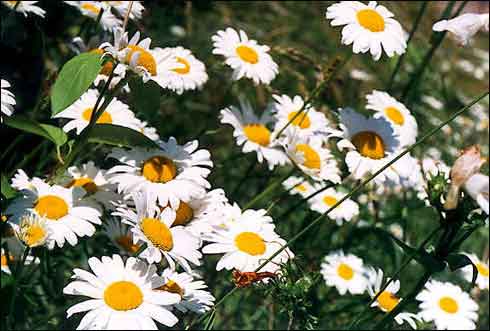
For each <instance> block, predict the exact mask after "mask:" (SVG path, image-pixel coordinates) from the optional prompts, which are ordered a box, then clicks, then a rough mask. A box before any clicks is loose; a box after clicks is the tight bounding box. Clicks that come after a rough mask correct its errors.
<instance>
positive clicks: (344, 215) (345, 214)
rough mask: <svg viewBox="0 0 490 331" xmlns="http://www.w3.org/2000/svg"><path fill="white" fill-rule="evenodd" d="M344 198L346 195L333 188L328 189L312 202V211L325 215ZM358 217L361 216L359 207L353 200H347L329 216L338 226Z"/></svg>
mask: <svg viewBox="0 0 490 331" xmlns="http://www.w3.org/2000/svg"><path fill="white" fill-rule="evenodd" d="M318 189H319V188H318ZM344 196H345V193H341V192H338V191H336V190H335V189H334V188H333V187H332V188H328V189H326V190H325V191H323V192H322V193H320V194H318V195H316V196H315V197H314V198H313V199H312V201H311V202H310V204H311V209H312V210H314V211H316V212H319V213H320V214H323V213H325V212H326V211H327V210H329V209H330V208H331V207H332V206H333V205H335V204H336V203H337V202H338V201H339V200H340V199H342V198H343V197H344ZM357 215H359V205H358V204H357V203H356V202H354V201H353V200H351V199H347V200H345V201H344V202H343V203H341V204H340V205H339V206H337V207H336V208H335V209H333V210H332V211H331V212H330V213H329V214H328V217H329V218H331V219H333V220H335V221H336V222H337V224H338V225H342V223H343V222H344V221H346V222H349V221H350V220H352V219H353V218H354V217H356V216H357Z"/></svg>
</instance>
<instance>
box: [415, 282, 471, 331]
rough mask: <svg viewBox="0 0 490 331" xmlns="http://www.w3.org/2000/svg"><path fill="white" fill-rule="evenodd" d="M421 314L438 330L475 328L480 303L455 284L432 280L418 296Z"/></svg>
mask: <svg viewBox="0 0 490 331" xmlns="http://www.w3.org/2000/svg"><path fill="white" fill-rule="evenodd" d="M416 299H417V300H418V301H420V304H419V308H420V312H419V316H420V317H422V319H423V320H424V321H426V322H434V324H435V325H436V328H437V329H438V330H474V329H475V328H476V324H475V322H476V320H477V319H478V304H477V303H476V302H475V301H473V300H472V299H471V298H470V296H469V295H468V293H466V292H463V290H462V289H461V288H460V287H459V286H457V285H454V284H451V283H448V282H446V283H443V282H439V281H436V280H431V281H429V282H428V283H427V284H426V285H425V289H424V290H422V291H421V292H420V293H419V294H418V295H417V297H416Z"/></svg>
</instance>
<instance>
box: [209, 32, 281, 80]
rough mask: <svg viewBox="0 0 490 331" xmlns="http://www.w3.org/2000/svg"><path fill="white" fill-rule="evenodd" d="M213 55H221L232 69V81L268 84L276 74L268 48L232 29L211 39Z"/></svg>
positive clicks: (243, 33) (275, 66) (276, 69)
mask: <svg viewBox="0 0 490 331" xmlns="http://www.w3.org/2000/svg"><path fill="white" fill-rule="evenodd" d="M212 40H213V47H214V48H213V54H218V55H223V56H224V57H225V58H226V60H225V62H226V64H227V65H229V66H230V67H231V68H232V69H233V79H234V80H239V79H241V78H242V77H246V78H249V79H252V80H253V81H254V83H255V84H270V82H271V81H272V80H273V79H274V78H275V77H276V75H277V73H278V67H277V64H276V63H275V62H274V60H273V59H272V57H271V56H270V55H269V53H268V52H269V50H270V48H269V46H265V45H260V44H258V43H257V41H255V40H253V39H248V36H247V34H246V33H245V32H244V31H242V30H240V31H239V32H237V31H236V30H234V29H232V28H226V30H220V31H218V32H217V33H216V34H215V35H214V36H213V37H212Z"/></svg>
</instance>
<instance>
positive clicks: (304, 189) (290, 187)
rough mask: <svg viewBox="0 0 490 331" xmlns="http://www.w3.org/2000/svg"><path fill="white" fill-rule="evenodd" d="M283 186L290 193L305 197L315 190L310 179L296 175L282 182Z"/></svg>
mask: <svg viewBox="0 0 490 331" xmlns="http://www.w3.org/2000/svg"><path fill="white" fill-rule="evenodd" d="M282 186H283V187H284V188H285V189H286V190H287V191H288V192H289V193H290V194H299V195H301V196H302V197H303V198H306V197H307V196H309V195H310V194H312V193H313V192H315V189H314V187H313V185H311V184H310V183H309V182H308V180H306V179H304V178H303V177H295V176H291V177H289V178H288V179H286V180H285V181H284V182H282Z"/></svg>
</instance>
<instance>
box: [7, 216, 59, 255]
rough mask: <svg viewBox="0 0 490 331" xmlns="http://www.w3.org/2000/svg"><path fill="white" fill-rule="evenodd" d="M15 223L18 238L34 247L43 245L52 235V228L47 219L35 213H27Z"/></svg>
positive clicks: (26, 244)
mask: <svg viewBox="0 0 490 331" xmlns="http://www.w3.org/2000/svg"><path fill="white" fill-rule="evenodd" d="M13 225H15V229H16V235H17V238H19V240H20V241H21V242H22V243H23V244H24V245H25V246H27V247H30V248H33V247H38V246H43V245H45V244H46V243H47V240H48V237H49V236H50V231H51V230H50V229H49V228H48V227H47V225H46V220H45V219H44V218H43V217H39V216H38V215H36V214H34V213H27V214H25V215H24V216H23V217H22V218H21V219H20V221H19V225H18V226H17V225H16V224H13Z"/></svg>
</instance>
